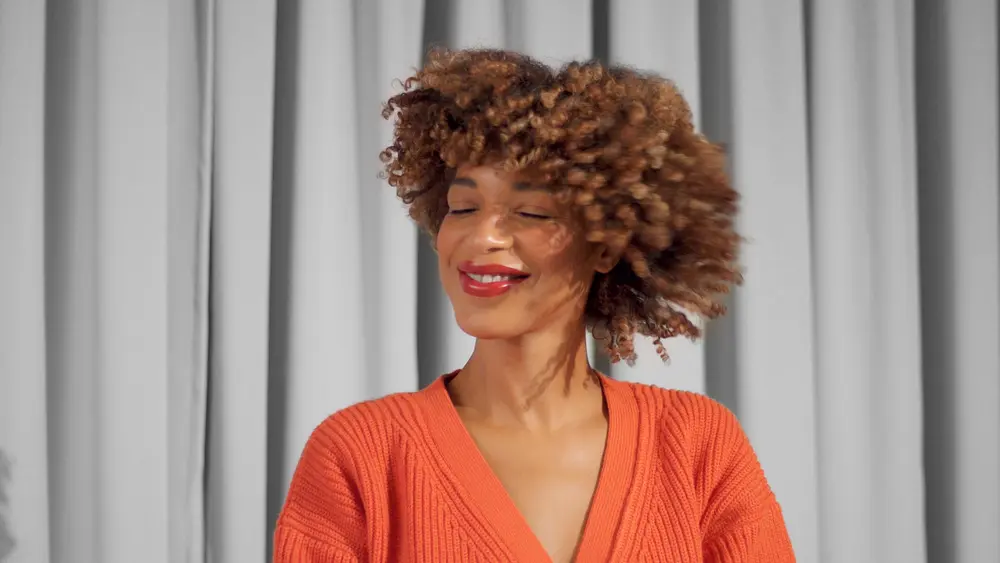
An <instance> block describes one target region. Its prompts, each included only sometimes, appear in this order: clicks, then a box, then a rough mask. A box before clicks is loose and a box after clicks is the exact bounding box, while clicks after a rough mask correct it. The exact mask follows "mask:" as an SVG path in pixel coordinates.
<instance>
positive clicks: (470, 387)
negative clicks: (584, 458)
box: [449, 326, 603, 430]
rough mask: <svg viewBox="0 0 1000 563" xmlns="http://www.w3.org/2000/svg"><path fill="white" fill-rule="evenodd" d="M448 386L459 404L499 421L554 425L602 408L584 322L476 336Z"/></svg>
mask: <svg viewBox="0 0 1000 563" xmlns="http://www.w3.org/2000/svg"><path fill="white" fill-rule="evenodd" d="M449 391H450V392H451V394H452V399H453V401H454V402H455V404H456V406H457V407H458V408H460V409H462V410H464V411H466V413H469V414H471V416H475V417H477V418H481V419H483V420H484V421H486V422H488V423H490V424H494V425H498V426H519V427H526V428H535V429H548V430H555V429H559V428H562V427H565V426H567V425H573V424H576V423H579V422H582V421H585V420H593V417H594V416H595V415H601V414H603V394H602V393H601V386H600V383H599V381H598V380H597V376H596V374H595V372H594V371H593V370H592V369H591V368H590V364H589V362H588V359H587V339H586V330H585V329H584V327H582V326H575V327H573V328H571V329H568V330H550V331H543V332H536V333H530V334H525V335H522V336H519V337H517V338H513V339H496V340H477V341H476V347H475V350H474V352H473V353H472V357H471V358H470V359H469V361H468V363H466V365H465V367H464V368H462V371H461V372H459V374H458V375H457V376H455V378H454V379H453V380H452V381H451V383H450V384H449Z"/></svg>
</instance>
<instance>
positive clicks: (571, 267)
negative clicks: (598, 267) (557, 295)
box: [521, 225, 593, 283]
mask: <svg viewBox="0 0 1000 563" xmlns="http://www.w3.org/2000/svg"><path fill="white" fill-rule="evenodd" d="M522 243H523V244H522V245H521V248H522V249H523V251H522V254H523V255H522V258H523V259H524V260H525V261H526V262H529V263H530V264H532V265H534V266H535V267H536V268H538V269H539V270H540V271H542V272H543V273H545V274H546V275H547V277H549V278H550V279H551V280H552V281H555V282H559V283H566V282H571V281H574V280H578V279H581V278H588V277H589V276H588V275H587V272H588V271H589V270H592V269H593V268H592V267H591V266H590V263H589V253H588V246H587V244H586V241H584V240H583V238H582V234H580V233H577V232H574V231H573V230H572V229H570V228H569V227H566V226H561V225H560V226H556V227H553V228H551V229H543V230H538V231H536V232H534V233H532V234H531V235H530V236H527V237H525V238H524V239H523V240H522Z"/></svg>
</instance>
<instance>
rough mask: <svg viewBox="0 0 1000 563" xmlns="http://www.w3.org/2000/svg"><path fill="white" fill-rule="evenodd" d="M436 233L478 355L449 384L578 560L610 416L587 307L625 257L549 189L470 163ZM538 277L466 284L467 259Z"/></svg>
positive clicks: (558, 551) (469, 420)
mask: <svg viewBox="0 0 1000 563" xmlns="http://www.w3.org/2000/svg"><path fill="white" fill-rule="evenodd" d="M448 205H449V209H450V211H449V214H448V216H447V217H446V218H445V219H444V222H443V223H442V225H441V228H440V230H439V232H438V234H437V237H436V239H435V246H436V249H437V252H438V265H439V273H440V275H441V281H442V284H443V286H444V289H445V291H446V293H447V294H448V296H449V298H450V299H451V302H452V305H453V308H454V310H455V318H456V320H457V322H458V324H459V326H460V327H461V328H462V329H463V330H464V331H465V332H467V333H468V334H470V335H472V336H474V337H476V346H475V351H474V352H473V354H472V357H471V358H470V359H469V361H468V363H467V364H466V365H465V367H464V368H463V369H462V370H461V371H460V372H459V374H458V375H457V376H455V377H454V378H453V379H452V380H451V381H450V382H449V384H448V390H449V393H450V394H451V397H452V401H453V402H454V404H455V407H456V410H457V411H458V413H459V416H460V418H461V419H462V421H463V422H464V423H465V426H466V428H467V430H468V432H469V434H470V435H471V436H472V438H473V440H474V441H475V442H476V444H477V445H478V446H479V449H480V451H481V452H482V454H483V457H484V458H485V459H486V461H487V462H488V463H489V464H490V466H491V468H492V469H493V471H494V473H495V474H496V475H497V477H498V478H499V480H500V482H501V483H502V484H503V485H504V488H505V489H506V491H507V493H508V495H509V496H510V498H511V500H512V502H513V503H514V505H515V506H516V507H517V508H518V510H519V511H520V513H521V515H522V516H523V517H524V519H525V521H526V522H527V524H528V526H529V527H530V528H531V530H532V531H533V532H534V534H535V536H536V537H537V538H538V539H539V541H540V542H541V544H542V545H543V546H544V547H545V549H546V550H547V551H548V553H549V554H550V555H551V557H552V559H553V561H557V562H558V561H571V560H572V558H573V555H574V553H575V551H576V548H577V545H578V543H579V540H580V536H581V533H582V529H583V526H584V523H585V521H586V514H587V509H588V507H589V505H590V501H591V498H592V496H593V493H594V489H595V487H596V484H597V479H598V474H599V472H600V466H601V460H602V457H603V452H604V445H605V441H606V436H607V427H608V425H607V415H606V412H605V408H604V398H603V396H602V392H601V387H600V384H599V383H598V382H597V380H596V378H595V374H594V372H593V370H592V369H591V368H590V366H589V364H588V361H587V348H586V330H585V325H584V318H583V312H584V306H585V304H586V299H587V293H588V288H589V287H590V285H591V282H592V281H593V278H594V275H595V273H596V272H607V271H609V270H610V269H611V268H612V267H613V266H614V265H615V262H616V261H617V257H615V256H612V255H611V254H610V253H609V252H608V250H607V249H606V248H605V247H603V246H601V245H594V244H592V243H589V242H587V241H586V240H585V239H584V236H583V233H582V231H581V228H580V225H579V223H577V222H576V220H575V219H574V218H573V216H572V214H571V213H570V212H569V210H568V208H566V207H565V206H563V205H560V204H559V202H558V201H557V200H556V198H555V197H553V195H552V194H551V193H549V192H548V191H547V190H546V189H544V187H533V186H529V185H526V184H524V183H522V182H520V181H519V178H518V177H517V176H516V175H513V174H508V173H504V172H502V171H500V170H498V169H497V168H494V167H491V166H477V167H469V166H466V167H461V168H459V170H458V171H457V173H456V176H455V181H454V182H453V183H452V185H451V187H450V188H449V192H448ZM466 261H470V262H473V263H475V264H477V265H479V264H501V265H504V266H508V267H513V268H517V269H519V270H522V271H526V272H528V273H530V277H529V278H528V279H527V280H525V281H524V282H522V283H520V284H518V285H517V286H515V287H514V288H512V290H511V291H509V292H507V293H506V294H504V295H501V296H498V297H491V298H482V297H473V296H471V295H468V294H467V293H465V291H463V289H462V286H461V283H460V277H459V265H460V264H462V263H463V262H466Z"/></svg>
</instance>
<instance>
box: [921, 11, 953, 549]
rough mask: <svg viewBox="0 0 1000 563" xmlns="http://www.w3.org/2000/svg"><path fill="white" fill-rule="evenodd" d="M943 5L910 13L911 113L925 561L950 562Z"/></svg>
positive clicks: (947, 103)
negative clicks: (914, 136) (914, 117)
mask: <svg viewBox="0 0 1000 563" xmlns="http://www.w3.org/2000/svg"><path fill="white" fill-rule="evenodd" d="M945 12H946V5H945V2H944V0H928V1H926V2H917V3H916V4H915V6H914V14H913V15H914V28H915V29H914V36H915V37H916V38H918V40H917V41H915V45H914V54H915V58H916V60H917V61H919V62H920V63H919V64H917V65H915V67H914V72H915V74H916V76H915V80H916V92H917V96H916V112H917V120H916V121H917V123H916V125H917V127H916V129H917V198H918V213H919V224H920V230H919V239H918V242H919V247H920V286H921V287H920V312H921V319H920V321H921V327H922V333H923V342H922V346H921V348H922V350H923V367H924V370H923V406H924V444H923V447H924V472H925V474H924V478H925V479H926V487H925V491H924V494H925V503H926V505H925V513H926V526H927V533H926V537H927V560H928V561H951V560H952V559H953V557H954V556H955V554H957V553H958V546H957V545H956V541H957V537H958V536H957V530H956V528H955V525H956V522H955V518H956V506H955V504H954V502H955V495H954V487H955V478H956V476H957V471H956V467H955V459H956V457H955V456H956V451H955V446H954V445H955V439H954V438H955V435H956V431H957V429H956V426H955V414H956V413H955V407H954V404H955V396H954V389H953V387H952V385H951V381H950V377H949V375H950V374H949V366H954V365H955V362H954V357H955V350H954V347H953V346H952V345H951V338H950V337H949V335H950V334H952V333H953V332H954V330H955V327H954V317H953V315H952V314H951V311H953V310H954V296H955V295H956V294H955V289H956V288H955V284H954V279H953V275H952V272H953V271H954V270H953V268H952V267H951V264H950V263H951V257H950V251H951V249H953V248H954V237H953V233H954V224H953V222H954V220H953V217H954V213H953V212H952V207H953V204H954V202H953V201H952V198H951V197H950V193H951V191H952V186H950V185H949V178H951V177H952V169H953V167H954V163H953V162H952V160H951V151H950V149H949V147H951V146H952V138H951V137H952V135H951V129H950V128H949V127H948V123H949V122H950V121H951V119H952V116H951V115H950V112H949V108H950V107H951V100H950V97H951V94H950V92H949V88H950V87H951V85H950V83H949V80H948V61H949V60H951V58H950V57H949V53H948V35H947V21H948V20H947V14H946V13H945Z"/></svg>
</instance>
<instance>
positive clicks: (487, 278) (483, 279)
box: [468, 274, 512, 283]
mask: <svg viewBox="0 0 1000 563" xmlns="http://www.w3.org/2000/svg"><path fill="white" fill-rule="evenodd" d="M468 276H469V277H470V278H472V279H474V280H476V281H477V282H479V283H496V282H502V281H510V280H511V279H512V276H494V275H490V274H487V275H481V274H468Z"/></svg>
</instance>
